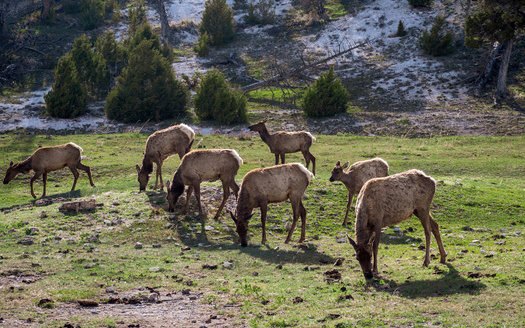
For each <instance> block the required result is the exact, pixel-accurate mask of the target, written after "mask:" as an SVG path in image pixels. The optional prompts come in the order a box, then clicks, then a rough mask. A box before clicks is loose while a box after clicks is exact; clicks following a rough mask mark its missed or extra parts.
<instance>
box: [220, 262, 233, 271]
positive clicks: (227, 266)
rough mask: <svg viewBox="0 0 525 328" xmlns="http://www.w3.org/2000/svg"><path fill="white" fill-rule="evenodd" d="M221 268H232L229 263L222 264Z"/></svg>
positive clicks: (231, 264)
mask: <svg viewBox="0 0 525 328" xmlns="http://www.w3.org/2000/svg"><path fill="white" fill-rule="evenodd" d="M222 266H223V267H225V268H226V269H229V268H231V267H232V266H233V263H231V262H223V263H222Z"/></svg>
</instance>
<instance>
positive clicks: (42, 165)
mask: <svg viewBox="0 0 525 328" xmlns="http://www.w3.org/2000/svg"><path fill="white" fill-rule="evenodd" d="M81 154H82V148H81V147H80V146H78V145H76V144H74V143H72V142H69V143H67V144H64V145H59V146H54V147H42V148H38V149H37V150H36V151H35V152H34V153H33V155H31V156H30V157H29V158H27V159H26V160H24V161H21V162H18V163H16V164H13V162H11V164H10V165H9V167H8V168H7V172H6V174H5V178H4V184H8V183H9V182H10V181H11V180H13V179H14V178H15V177H16V176H17V175H18V173H29V172H30V171H31V170H33V171H34V172H35V175H34V176H33V177H32V178H31V182H30V185H31V196H33V198H36V195H35V192H34V189H33V183H34V182H35V180H36V179H38V178H39V177H40V176H42V180H43V182H44V191H43V193H42V197H44V196H45V195H46V184H47V174H48V173H49V172H52V171H56V170H60V169H62V168H64V167H66V166H67V167H68V168H69V169H70V170H71V172H72V173H73V177H74V181H73V187H72V188H71V191H73V190H75V187H76V185H77V181H78V177H79V176H80V174H79V173H78V170H77V169H81V170H83V171H85V172H86V173H87V174H88V177H89V183H90V184H91V186H92V187H94V186H95V183H93V178H92V176H91V169H90V167H89V166H87V165H84V164H82V163H81Z"/></svg>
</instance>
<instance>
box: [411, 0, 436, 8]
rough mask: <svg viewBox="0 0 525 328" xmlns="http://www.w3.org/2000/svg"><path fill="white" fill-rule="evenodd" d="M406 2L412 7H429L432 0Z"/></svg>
mask: <svg viewBox="0 0 525 328" xmlns="http://www.w3.org/2000/svg"><path fill="white" fill-rule="evenodd" d="M408 4H409V5H411V6H414V7H429V6H430V5H431V4H432V0H408Z"/></svg>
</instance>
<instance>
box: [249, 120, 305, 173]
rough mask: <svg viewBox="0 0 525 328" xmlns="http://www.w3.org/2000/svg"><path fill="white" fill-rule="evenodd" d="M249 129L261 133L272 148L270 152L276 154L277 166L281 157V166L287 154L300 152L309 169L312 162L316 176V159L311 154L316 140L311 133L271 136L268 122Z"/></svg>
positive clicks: (278, 133) (287, 133) (258, 123)
mask: <svg viewBox="0 0 525 328" xmlns="http://www.w3.org/2000/svg"><path fill="white" fill-rule="evenodd" d="M248 129H250V131H256V132H259V135H260V136H261V139H262V141H264V142H265V143H266V144H267V145H268V147H270V152H271V153H273V154H275V165H277V164H279V156H280V157H281V164H284V159H285V154H287V153H297V152H299V151H300V152H301V153H302V154H303V157H304V160H305V162H306V167H307V168H308V166H309V165H310V161H312V172H313V174H314V175H315V157H314V155H312V153H310V147H311V146H312V143H313V142H314V140H315V138H314V136H312V134H311V133H310V132H306V131H297V132H285V131H280V132H276V133H273V134H270V132H268V128H267V127H266V120H263V121H260V122H257V123H255V124H253V125H250V126H249V127H248Z"/></svg>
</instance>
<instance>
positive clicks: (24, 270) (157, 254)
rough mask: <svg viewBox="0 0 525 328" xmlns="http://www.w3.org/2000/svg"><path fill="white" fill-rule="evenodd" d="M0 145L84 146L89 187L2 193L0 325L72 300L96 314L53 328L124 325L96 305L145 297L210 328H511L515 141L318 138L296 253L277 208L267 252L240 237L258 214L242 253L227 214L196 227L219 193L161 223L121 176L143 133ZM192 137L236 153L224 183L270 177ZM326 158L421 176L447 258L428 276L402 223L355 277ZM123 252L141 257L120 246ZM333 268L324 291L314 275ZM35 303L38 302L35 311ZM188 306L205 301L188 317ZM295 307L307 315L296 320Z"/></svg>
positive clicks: (283, 208) (3, 150)
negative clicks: (280, 327) (233, 173)
mask: <svg viewBox="0 0 525 328" xmlns="http://www.w3.org/2000/svg"><path fill="white" fill-rule="evenodd" d="M0 137H1V139H0V140H1V143H0V154H1V155H0V157H1V160H0V161H1V162H2V163H6V162H8V160H9V159H11V158H15V159H17V158H23V157H24V156H25V155H27V154H28V153H30V152H31V150H32V149H36V148H37V147H38V146H39V145H41V146H51V145H55V144H61V143H64V142H68V141H74V142H77V143H78V144H80V145H81V146H82V148H84V152H83V154H84V155H85V156H87V157H88V159H86V160H84V161H85V164H86V165H89V166H91V168H92V170H93V179H94V180H95V183H96V184H97V187H96V188H91V187H89V183H88V181H87V179H85V176H84V177H80V179H79V185H78V187H77V189H78V190H77V192H75V193H65V194H61V192H62V191H63V188H64V186H68V187H69V186H70V184H71V176H70V173H69V172H68V171H67V170H61V171H56V172H55V173H52V174H50V175H49V178H48V194H49V195H50V196H49V197H48V198H45V199H43V200H42V203H38V204H36V203H33V200H32V198H31V196H30V195H29V192H28V188H27V180H26V179H24V177H23V176H20V177H18V178H17V179H15V180H13V181H11V183H10V184H9V185H7V186H3V187H2V188H3V195H4V197H2V199H0V208H2V222H0V239H1V240H2V241H1V242H0V243H1V245H2V251H1V252H0V256H2V258H1V259H0V279H2V283H3V285H5V286H6V288H2V289H0V297H1V298H2V299H3V300H9V302H7V301H6V302H2V303H0V310H1V312H2V318H3V320H4V322H10V321H9V320H14V319H17V320H21V319H24V320H26V321H27V319H28V318H31V319H32V321H33V322H34V323H35V325H39V326H41V325H44V324H47V323H50V322H49V321H50V320H52V319H53V318H54V317H53V314H52V312H49V311H47V312H45V316H44V317H43V316H40V315H39V313H40V312H38V311H42V310H44V309H45V307H46V306H48V305H47V304H48V303H51V304H53V307H54V308H55V309H56V310H57V311H60V310H61V309H64V308H65V307H69V308H70V305H69V304H67V303H69V302H75V301H76V300H78V299H87V300H93V301H97V302H99V303H101V304H104V305H103V306H104V311H97V310H99V309H101V308H102V307H101V306H99V307H98V308H95V311H87V313H88V314H84V315H79V316H71V317H68V318H57V319H56V321H53V323H54V324H55V325H56V326H63V325H64V324H65V323H66V322H67V323H70V324H72V325H73V326H76V325H81V326H82V327H84V326H86V327H101V326H104V325H102V323H103V322H102V321H101V320H102V319H100V316H102V317H104V318H105V317H108V316H110V317H112V320H113V321H114V322H124V323H125V324H128V323H130V321H129V319H128V317H124V316H122V312H118V311H121V309H122V308H123V307H126V308H129V309H130V311H132V310H133V311H137V309H138V308H140V307H137V305H127V304H118V305H112V304H110V303H109V302H108V300H109V299H110V297H112V298H114V299H116V300H121V301H123V302H124V300H123V299H124V298H128V299H131V297H132V296H134V297H136V298H135V299H134V300H135V301H136V302H140V303H142V304H145V303H146V302H147V301H145V299H147V296H149V295H151V294H153V292H152V291H151V289H147V288H144V286H146V287H148V288H153V289H154V290H155V291H157V292H158V293H159V294H160V297H162V299H163V300H166V299H171V298H173V297H176V298H177V299H178V300H177V302H175V304H177V305H182V304H184V305H185V304H187V303H185V302H189V299H190V298H193V299H194V301H192V302H193V303H191V309H192V315H193V318H194V319H195V320H198V324H201V323H202V324H204V321H205V320H208V319H209V318H210V317H211V316H212V315H217V319H212V322H216V321H215V320H220V322H227V323H229V324H230V325H231V326H235V325H236V324H237V325H241V326H243V325H250V326H258V327H261V326H263V327H268V326H272V325H273V326H275V325H276V323H283V322H284V323H286V324H290V323H293V324H294V325H296V326H301V327H318V326H319V324H320V323H321V324H323V323H325V324H327V325H331V326H336V325H338V326H344V325H346V326H359V325H364V324H366V325H374V326H381V325H383V326H403V325H418V324H419V325H422V326H423V325H439V326H443V327H452V326H457V325H462V326H476V327H477V326H484V327H488V326H505V325H506V326H514V327H518V326H523V323H524V322H523V316H522V315H521V313H522V306H521V304H522V302H521V301H522V298H523V295H524V293H525V284H524V281H525V277H524V276H523V270H522V265H521V262H522V258H523V252H522V249H523V248H524V247H525V241H524V239H523V233H521V234H520V233H519V232H520V231H521V232H523V230H524V227H525V224H524V223H523V220H522V219H521V218H523V217H524V216H525V213H524V208H523V206H522V204H523V203H525V199H524V194H523V192H522V189H523V185H524V183H525V181H524V180H523V177H525V172H523V167H525V166H524V165H523V161H524V160H525V159H524V157H523V154H522V151H521V150H522V149H523V147H525V144H524V143H525V139H524V138H523V137H447V138H430V139H428V138H426V139H409V138H393V137H384V138H383V137H356V136H352V135H339V136H325V135H318V136H316V137H317V142H316V143H314V145H313V146H312V148H313V149H312V152H314V153H316V154H320V160H319V162H318V172H317V177H316V179H313V180H312V183H311V185H310V186H309V187H308V189H307V190H306V193H305V198H304V200H303V202H304V205H305V207H306V209H307V211H308V216H307V230H306V237H307V243H305V244H303V246H301V248H299V247H294V245H293V242H295V241H296V240H297V239H298V238H299V231H296V233H295V234H294V237H293V238H294V239H293V241H292V244H290V245H286V244H284V243H283V241H284V239H285V237H286V234H287V232H286V229H285V224H286V222H289V221H290V220H291V215H292V211H291V209H290V205H289V204H286V203H283V204H271V205H270V211H269V213H268V214H269V217H268V220H269V222H268V228H269V231H271V234H269V235H268V247H265V246H259V245H258V244H257V243H258V242H259V241H260V239H261V228H260V227H258V226H257V224H256V220H258V218H259V216H260V213H259V211H256V212H255V216H254V218H253V219H252V222H250V232H252V233H253V236H251V237H250V243H251V246H249V247H248V248H246V249H241V248H240V246H239V245H236V244H234V242H235V240H236V234H235V232H234V231H232V229H233V230H234V229H235V227H234V224H233V222H232V221H231V220H230V219H229V218H228V217H226V215H227V213H223V215H222V217H221V222H220V223H219V222H218V221H214V220H213V219H211V216H213V214H214V213H215V211H214V210H215V209H216V207H217V204H218V202H220V197H219V198H218V199H217V198H216V197H217V195H218V196H220V195H221V192H222V188H221V186H220V182H214V183H203V185H202V188H201V193H202V195H203V196H202V197H203V204H208V203H209V204H210V205H209V207H207V209H206V210H207V212H208V216H210V217H209V218H208V219H206V220H201V219H198V218H196V215H195V213H194V212H196V209H197V205H196V201H195V199H194V198H193V199H192V201H191V205H190V214H189V215H187V216H184V215H182V214H181V212H182V209H183V207H184V206H183V205H182V204H183V203H179V204H178V205H177V206H176V207H175V212H174V215H170V214H168V213H167V212H166V206H167V204H166V202H165V192H158V191H156V192H146V193H144V192H143V193H139V192H138V191H137V189H138V188H137V186H138V182H137V181H136V172H135V170H134V168H133V167H132V166H133V165H130V163H132V164H133V163H137V162H138V161H140V159H141V157H142V151H143V147H144V143H145V140H146V138H147V135H141V134H113V135H68V136H53V137H52V138H51V139H50V138H49V137H47V138H46V136H44V135H35V136H28V135H18V134H4V135H2V136H0ZM196 140H199V144H200V145H201V146H202V147H205V148H208V149H211V148H221V147H224V146H225V145H227V146H228V147H230V148H234V149H237V150H238V151H239V154H240V155H241V157H243V159H244V161H245V164H243V165H242V166H241V168H240V171H239V174H238V176H237V177H236V181H238V182H239V181H240V179H241V178H242V177H243V176H244V175H245V174H246V173H247V172H248V171H249V170H251V169H254V168H257V167H260V166H270V165H272V164H273V163H272V162H273V158H271V157H270V156H268V150H267V146H266V145H264V143H263V142H261V141H260V140H258V137H252V138H245V139H239V138H237V137H226V136H218V135H216V136H203V135H198V136H197V137H196ZM341 154H353V155H352V158H351V159H352V161H354V160H355V161H357V160H362V159H365V158H370V157H371V156H375V155H381V157H383V158H385V159H386V160H387V161H388V162H389V164H390V167H391V173H392V174H394V173H399V172H401V171H404V170H406V169H408V168H414V167H417V168H420V169H422V170H423V171H425V173H427V174H429V175H431V176H433V177H434V178H435V179H436V180H437V182H438V186H437V190H436V195H435V197H434V203H433V206H432V209H431V213H432V215H433V216H434V219H435V220H436V222H438V223H439V225H440V227H441V232H442V238H443V243H444V246H445V249H446V250H447V252H448V258H449V259H450V261H447V263H446V264H439V262H438V260H437V259H436V258H433V259H431V262H430V266H429V267H428V268H423V267H421V261H422V260H423V256H424V250H421V249H418V247H419V244H420V243H421V241H422V240H423V239H424V236H423V231H422V228H421V226H420V223H419V221H418V220H417V218H415V217H414V218H412V219H411V220H408V221H405V222H403V223H402V224H400V225H399V226H396V227H390V228H387V229H385V230H384V232H383V236H382V239H381V246H380V248H381V249H380V255H381V258H380V259H379V261H380V267H381V271H380V275H379V277H378V278H376V279H372V280H369V281H366V280H365V279H363V278H362V274H361V269H360V267H359V264H358V263H357V261H356V260H355V258H354V253H353V250H352V249H351V246H350V245H348V243H346V242H344V243H340V242H338V241H337V240H338V239H339V238H341V237H344V234H345V233H348V234H350V235H353V231H352V227H351V226H350V227H347V228H344V227H342V226H341V220H342V218H343V215H344V211H345V207H346V197H347V192H346V189H345V188H344V187H343V186H342V185H338V184H331V183H330V182H328V178H329V174H330V170H331V168H332V167H333V164H334V163H335V162H336V161H337V160H341V159H343V158H342V157H341ZM347 159H350V158H347ZM289 160H290V161H302V159H301V155H300V154H290V155H289ZM84 161H83V162H84ZM178 163H179V160H178V158H177V159H168V160H167V161H166V163H165V165H164V169H165V170H168V171H171V172H174V171H175V169H176V168H177V166H178ZM82 174H84V173H82ZM61 197H64V198H66V199H68V200H69V199H71V200H83V199H90V198H94V199H96V203H97V204H99V205H98V206H97V209H96V210H94V211H91V212H84V211H79V212H78V213H76V212H73V213H71V212H60V211H59V210H58V208H59V206H60V205H61V203H62V202H64V201H65V200H61V199H60V198H61ZM230 198H231V201H230V202H229V203H228V204H227V207H228V206H233V205H234V204H235V198H234V197H230ZM42 204H47V205H42ZM350 211H351V214H350V215H351V217H352V216H355V212H354V210H353V209H351V210H350ZM205 227H206V228H205ZM501 229H504V230H503V231H502V230H501ZM28 233H29V234H28ZM503 235H504V236H503ZM27 237H32V238H34V240H33V242H34V243H33V244H32V245H23V244H20V243H18V241H19V240H21V239H25V238H27ZM56 237H60V238H56ZM137 241H138V242H141V243H142V244H143V248H142V249H135V247H134V246H135V243H136V242H137ZM154 244H155V245H160V248H154V246H153V245H154ZM117 246H118V247H117ZM431 247H432V249H431V255H433V256H438V253H437V251H436V249H435V248H436V244H435V242H434V240H433V241H432V243H431ZM339 257H340V258H344V260H343V262H342V265H340V266H336V267H334V263H335V262H336V259H337V258H339ZM438 258H439V256H438ZM214 265H216V266H217V267H215V269H213V268H214ZM333 269H336V270H337V272H338V273H339V274H340V278H337V279H334V278H330V276H328V275H325V274H324V273H325V272H328V271H331V270H333ZM44 272H45V274H44ZM332 272H333V273H334V274H335V273H336V272H335V271H332ZM14 273H16V275H15V274H14ZM18 277H22V278H21V279H20V280H17V278H18ZM334 277H336V276H335V275H334ZM23 281H25V282H23ZM31 281H32V283H30V282H31ZM64 282H67V284H66V283H64ZM11 286H13V287H14V289H10V287H11ZM17 286H20V287H21V288H18V287H17ZM108 289H112V290H114V291H115V292H116V293H108V292H107V290H108ZM183 290H185V292H184V293H189V294H183V292H182V291H183ZM168 293H170V295H171V296H166V295H167V294H168ZM139 294H140V295H142V296H144V298H139V297H138V296H139ZM43 299H48V300H50V301H51V302H44V301H42V302H41V303H40V300H43ZM201 301H206V302H213V304H212V305H208V306H209V307H205V308H204V309H203V308H201V306H203V304H201ZM39 303H40V304H41V305H40V306H39V305H37V304H39ZM172 303H173V302H167V301H166V302H162V303H160V304H155V303H147V304H149V305H148V306H147V308H149V309H154V308H156V307H162V308H163V309H165V308H166V307H168V306H170V304H172ZM393 303H395V306H392V304H393ZM503 303H504V304H505V306H502V305H501V304H503ZM466 304H468V305H466ZM305 308H307V309H315V311H311V312H310V314H309V315H305V313H304V311H305ZM414 308H417V310H414ZM21 309H23V310H21ZM37 309H38V311H37ZM115 309H118V310H115ZM174 309H175V308H174ZM487 309H490V311H488V310H487ZM111 311H114V312H111ZM177 311H181V310H177ZM175 312H176V311H173V312H171V313H170V315H174V313H175ZM201 312H204V313H201ZM166 313H168V312H166ZM268 313H270V314H271V315H268ZM166 315H167V314H166ZM97 318H98V319H97ZM371 318H373V319H371ZM40 320H41V321H40ZM66 320H67V321H66ZM96 320H99V321H96ZM162 320H166V318H165V316H163V318H162ZM170 320H175V317H174V316H172V317H170ZM39 321H40V322H39ZM217 322H219V321H217ZM119 325H122V324H120V323H119ZM119 325H117V326H119Z"/></svg>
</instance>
